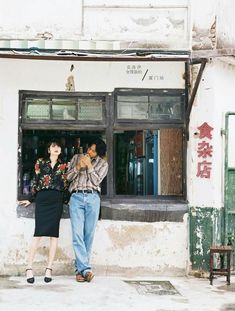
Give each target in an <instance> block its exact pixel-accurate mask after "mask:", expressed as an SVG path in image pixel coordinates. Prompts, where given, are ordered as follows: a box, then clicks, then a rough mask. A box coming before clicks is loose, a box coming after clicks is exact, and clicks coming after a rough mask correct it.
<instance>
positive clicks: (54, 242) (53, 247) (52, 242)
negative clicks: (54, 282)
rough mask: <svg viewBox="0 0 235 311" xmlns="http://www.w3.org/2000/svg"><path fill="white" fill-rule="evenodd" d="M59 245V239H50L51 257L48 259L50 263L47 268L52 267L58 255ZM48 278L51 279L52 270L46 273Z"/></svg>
mask: <svg viewBox="0 0 235 311" xmlns="http://www.w3.org/2000/svg"><path fill="white" fill-rule="evenodd" d="M57 244H58V238H55V237H50V249H49V257H48V263H47V268H50V269H51V267H52V264H53V261H54V258H55V254H56V249H57ZM45 276H46V277H51V270H49V269H46V273H45Z"/></svg>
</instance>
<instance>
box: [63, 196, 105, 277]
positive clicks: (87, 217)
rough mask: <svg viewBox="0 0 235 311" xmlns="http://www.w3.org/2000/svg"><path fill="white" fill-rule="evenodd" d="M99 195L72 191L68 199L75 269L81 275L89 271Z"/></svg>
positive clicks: (97, 215)
mask: <svg viewBox="0 0 235 311" xmlns="http://www.w3.org/2000/svg"><path fill="white" fill-rule="evenodd" d="M99 210H100V196H99V194H98V193H97V192H93V193H73V194H72V196H71V198H70V201H69V212H70V220H71V225H72V237H73V249H74V253H75V259H76V260H75V271H76V273H77V272H79V273H81V274H82V275H83V276H85V274H86V273H87V272H88V271H91V266H90V255H91V247H92V242H93V239H94V234H95V228H96V224H97V221H98V217H99Z"/></svg>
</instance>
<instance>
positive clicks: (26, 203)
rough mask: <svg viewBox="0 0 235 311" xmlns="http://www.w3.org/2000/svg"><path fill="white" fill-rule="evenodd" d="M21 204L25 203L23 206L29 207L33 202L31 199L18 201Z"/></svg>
mask: <svg viewBox="0 0 235 311" xmlns="http://www.w3.org/2000/svg"><path fill="white" fill-rule="evenodd" d="M18 203H19V205H23V207H27V206H29V205H30V204H31V202H30V201H29V200H22V201H19V202H18Z"/></svg>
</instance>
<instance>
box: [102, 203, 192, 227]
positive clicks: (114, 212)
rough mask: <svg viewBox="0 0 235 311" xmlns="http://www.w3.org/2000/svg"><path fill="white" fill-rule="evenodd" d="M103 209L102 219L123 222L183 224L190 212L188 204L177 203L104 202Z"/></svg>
mask: <svg viewBox="0 0 235 311" xmlns="http://www.w3.org/2000/svg"><path fill="white" fill-rule="evenodd" d="M122 202H124V200H122ZM101 207H102V208H101V218H102V219H112V220H123V221H141V222H157V221H170V222H183V217H184V214H185V213H187V212H188V204H187V203H186V202H175V201H160V202H156V201H154V202H151V201H150V202H149V201H148V202H146V201H145V203H144V202H141V201H139V202H132V203H130V202H128V201H127V202H126V203H120V202H110V201H108V200H102V203H101Z"/></svg>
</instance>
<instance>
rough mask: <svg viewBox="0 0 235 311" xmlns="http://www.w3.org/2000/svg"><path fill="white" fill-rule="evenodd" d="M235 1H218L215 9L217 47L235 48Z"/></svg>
mask: <svg viewBox="0 0 235 311" xmlns="http://www.w3.org/2000/svg"><path fill="white" fill-rule="evenodd" d="M234 12H235V1H234V0H226V1H218V7H217V26H218V31H217V36H218V38H217V47H218V48H223V47H225V48H231V47H233V48H234V47H235V19H234Z"/></svg>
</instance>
